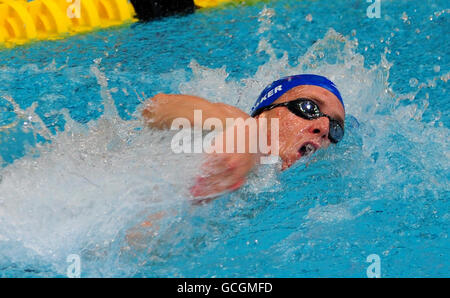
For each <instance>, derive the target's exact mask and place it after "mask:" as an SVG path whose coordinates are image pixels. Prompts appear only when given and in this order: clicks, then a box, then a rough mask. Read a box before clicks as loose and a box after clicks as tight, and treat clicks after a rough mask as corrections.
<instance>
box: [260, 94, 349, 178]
mask: <svg viewBox="0 0 450 298" xmlns="http://www.w3.org/2000/svg"><path fill="white" fill-rule="evenodd" d="M298 98H307V99H311V100H312V101H314V102H315V103H316V104H317V105H318V106H319V108H320V111H321V112H322V113H324V114H327V115H329V116H330V117H331V118H334V119H336V120H338V121H339V122H341V123H342V126H343V125H344V118H345V112H344V108H343V106H342V104H341V102H340V101H339V99H338V98H337V97H336V96H335V95H334V94H333V93H331V92H330V91H328V90H326V89H324V88H321V87H318V86H311V85H304V86H298V87H295V88H292V89H291V90H289V91H288V92H286V93H285V94H283V95H282V96H281V97H280V98H279V99H277V100H276V101H275V102H274V104H276V103H282V102H287V101H292V100H295V99H298ZM261 116H263V117H267V118H269V119H270V118H278V119H279V124H280V125H279V128H280V130H279V145H280V148H279V154H280V157H281V159H282V161H283V165H282V169H283V170H285V169H287V168H289V167H290V166H292V165H293V164H294V163H295V162H296V161H297V160H299V159H300V158H302V157H304V156H307V155H311V154H313V153H314V152H315V151H317V150H319V149H320V148H326V147H328V146H329V145H330V143H331V142H330V140H329V139H328V133H329V127H330V125H329V120H328V118H327V117H321V118H318V119H313V120H307V119H303V118H301V117H299V116H296V115H295V114H293V113H292V112H290V111H289V110H288V109H287V108H286V107H277V108H274V109H272V110H269V111H265V112H263V113H262V114H261ZM269 127H270V126H269Z"/></svg>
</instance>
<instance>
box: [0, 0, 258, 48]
mask: <svg viewBox="0 0 450 298" xmlns="http://www.w3.org/2000/svg"><path fill="white" fill-rule="evenodd" d="M230 2H242V0H32V1H27V0H0V47H13V46H17V45H23V44H25V43H28V42H32V41H39V40H53V39H60V38H64V37H67V36H70V35H74V34H78V33H82V32H89V31H93V30H97V29H103V28H108V27H112V26H119V25H124V24H131V23H134V22H137V21H139V20H141V21H149V20H152V19H155V18H160V17H163V16H168V15H173V14H177V13H191V12H193V11H194V10H195V9H196V8H206V7H216V6H219V5H222V4H226V3H230ZM253 2H254V1H253Z"/></svg>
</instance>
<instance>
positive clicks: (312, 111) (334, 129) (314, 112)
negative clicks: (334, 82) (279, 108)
mask: <svg viewBox="0 0 450 298" xmlns="http://www.w3.org/2000/svg"><path fill="white" fill-rule="evenodd" d="M290 110H291V111H292V112H293V113H294V114H296V115H297V116H300V117H302V118H306V119H309V120H311V119H317V118H320V117H324V116H326V115H324V114H322V113H321V112H320V109H319V106H318V105H317V104H316V103H315V102H313V101H311V100H307V99H305V100H301V101H299V102H296V103H295V104H294V105H292V106H291V107H290ZM327 117H328V119H329V120H330V132H329V135H328V138H329V139H330V141H331V142H332V143H335V144H336V143H338V142H339V141H340V140H342V138H343V137H344V128H343V127H342V126H341V124H340V123H339V122H338V121H337V120H334V119H331V118H330V117H329V116H327Z"/></svg>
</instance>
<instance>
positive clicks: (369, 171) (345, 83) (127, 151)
mask: <svg viewBox="0 0 450 298" xmlns="http://www.w3.org/2000/svg"><path fill="white" fill-rule="evenodd" d="M369 5H370V3H367V2H366V1H363V0H352V1H295V0H280V1H272V2H270V3H260V4H255V5H250V6H238V7H225V8H216V9H205V10H199V11H197V12H196V13H195V14H192V15H187V16H180V17H170V18H166V19H162V20H158V21H155V22H151V23H147V24H134V25H132V26H128V27H122V28H118V29H111V30H104V31H99V32H96V33H91V34H84V35H79V36H75V37H71V38H68V39H65V40H59V41H53V42H39V43H34V44H30V45H27V46H24V47H17V48H14V49H2V50H0V82H1V85H0V96H1V97H0V165H1V168H0V276H1V277H53V276H57V277H64V276H66V272H67V268H68V266H69V265H70V264H69V263H68V262H67V256H69V255H71V254H76V255H78V256H79V257H80V260H81V277H98V276H100V277H109V276H114V277H130V276H131V277H366V270H367V267H368V266H369V265H370V263H368V262H366V258H367V257H368V256H369V255H371V254H377V255H378V256H379V257H380V262H381V263H380V264H381V276H382V277H450V270H449V268H450V262H449V259H450V258H449V253H450V241H449V239H448V236H449V235H448V234H449V222H450V208H449V197H450V183H449V178H450V175H449V173H450V171H449V161H450V150H449V141H448V140H449V136H450V134H449V126H450V115H449V110H450V98H449V95H448V93H447V87H448V80H449V78H450V62H449V58H450V53H449V49H450V44H449V39H448V38H447V37H448V35H449V32H450V24H449V13H450V7H448V1H444V0H438V1H406V0H401V1H388V0H382V1H381V18H372V19H371V18H368V17H367V15H366V10H367V7H368V6H369ZM302 72H312V73H320V74H323V75H326V76H329V77H330V78H331V79H332V80H334V81H335V82H336V84H337V85H338V87H339V89H340V90H341V93H342V95H343V98H344V101H345V102H346V111H347V115H350V116H348V117H347V120H346V135H345V138H344V140H343V142H341V143H340V144H339V145H337V146H332V147H330V148H329V149H327V150H325V151H320V152H318V153H317V154H316V155H315V156H314V157H313V158H311V159H310V160H308V161H307V162H303V163H299V164H298V165H296V166H295V167H294V168H292V169H290V170H288V171H285V172H283V173H279V172H278V171H277V170H276V167H274V166H264V167H261V168H260V169H258V170H257V171H255V172H254V173H252V175H251V177H250V179H249V182H248V183H247V184H246V185H245V187H243V188H242V189H241V190H239V191H237V192H235V193H232V194H228V195H225V196H223V197H221V198H219V199H217V200H215V201H213V202H212V203H210V204H207V205H204V206H195V205H192V204H191V203H190V201H189V196H188V187H189V185H190V183H191V182H192V179H193V177H194V176H195V173H196V167H198V165H199V162H200V161H201V156H197V155H195V154H193V155H180V154H174V153H172V152H170V149H169V148H170V147H169V146H170V136H171V132H157V131H151V130H149V129H147V128H143V125H142V122H141V119H140V118H139V105H140V102H141V100H142V99H143V98H147V97H150V96H153V95H155V94H156V93H158V92H172V93H188V94H195V95H199V96H203V97H206V98H208V99H210V100H213V101H221V102H226V103H229V104H233V105H237V106H238V107H240V108H242V109H244V110H247V111H249V109H250V107H251V105H252V104H253V102H254V100H255V99H256V97H257V96H258V94H259V92H260V91H261V90H262V88H263V87H264V86H265V85H266V84H268V83H270V82H271V81H273V80H275V79H277V78H279V77H281V76H285V75H289V74H296V73H302ZM149 217H150V218H149ZM145 220H150V221H151V222H152V224H153V227H152V228H142V227H139V224H140V223H142V222H143V221H145Z"/></svg>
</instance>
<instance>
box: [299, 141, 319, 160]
mask: <svg viewBox="0 0 450 298" xmlns="http://www.w3.org/2000/svg"><path fill="white" fill-rule="evenodd" d="M318 148H319V146H317V145H315V144H313V143H305V144H303V145H302V146H301V147H300V149H299V150H298V152H299V153H300V155H301V157H304V156H310V155H312V154H313V153H314V152H316V151H317V149H318Z"/></svg>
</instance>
